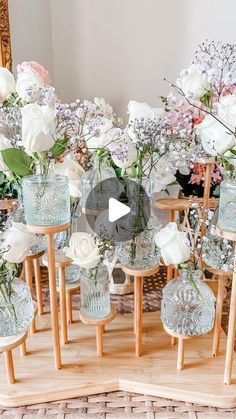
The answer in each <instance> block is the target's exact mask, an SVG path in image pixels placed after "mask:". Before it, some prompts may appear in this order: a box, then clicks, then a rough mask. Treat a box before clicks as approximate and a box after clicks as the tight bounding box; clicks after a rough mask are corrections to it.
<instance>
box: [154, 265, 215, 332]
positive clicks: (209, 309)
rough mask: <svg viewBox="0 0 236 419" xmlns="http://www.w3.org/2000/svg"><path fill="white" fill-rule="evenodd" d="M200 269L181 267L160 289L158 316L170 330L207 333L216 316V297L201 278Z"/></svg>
mask: <svg viewBox="0 0 236 419" xmlns="http://www.w3.org/2000/svg"><path fill="white" fill-rule="evenodd" d="M201 274H202V272H201V271H200V270H197V271H195V272H191V271H190V270H187V269H181V271H180V275H179V277H178V278H176V279H173V280H172V281H170V282H169V283H168V284H167V285H166V286H165V287H164V289H163V299H162V302H161V319H162V322H163V324H164V326H165V327H166V328H167V329H168V330H169V331H171V332H173V333H176V334H180V335H185V336H199V335H204V334H206V333H208V332H210V331H211V330H212V328H213V326H214V319H215V297H214V294H213V292H212V290H211V289H210V288H209V287H208V285H207V284H206V283H205V282H204V281H203V280H202V279H201Z"/></svg>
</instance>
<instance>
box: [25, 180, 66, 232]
mask: <svg viewBox="0 0 236 419" xmlns="http://www.w3.org/2000/svg"><path fill="white" fill-rule="evenodd" d="M22 187H23V202H24V208H25V219H26V223H27V224H31V225H38V226H56V225H61V224H66V223H69V221H70V192H69V183H68V179H67V178H66V177H65V176H59V175H40V174H39V175H33V176H26V177H25V178H23V181H22Z"/></svg>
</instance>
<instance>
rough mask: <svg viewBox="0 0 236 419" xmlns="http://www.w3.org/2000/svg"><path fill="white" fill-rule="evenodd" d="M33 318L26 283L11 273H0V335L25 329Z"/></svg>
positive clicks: (30, 298)
mask: <svg viewBox="0 0 236 419" xmlns="http://www.w3.org/2000/svg"><path fill="white" fill-rule="evenodd" d="M33 318H34V307H33V302H32V297H31V293H30V289H29V287H28V285H27V284H26V283H25V282H24V281H22V280H21V279H17V278H13V277H12V275H11V273H10V272H8V271H4V272H1V273H0V337H4V336H11V335H15V334H17V333H20V332H22V331H24V330H26V329H27V327H28V326H29V324H30V323H31V321H32V320H33Z"/></svg>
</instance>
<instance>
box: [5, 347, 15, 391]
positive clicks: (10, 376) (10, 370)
mask: <svg viewBox="0 0 236 419" xmlns="http://www.w3.org/2000/svg"><path fill="white" fill-rule="evenodd" d="M4 358H5V364H6V371H7V381H8V383H9V384H14V382H15V373H14V365H13V358H12V351H6V352H4Z"/></svg>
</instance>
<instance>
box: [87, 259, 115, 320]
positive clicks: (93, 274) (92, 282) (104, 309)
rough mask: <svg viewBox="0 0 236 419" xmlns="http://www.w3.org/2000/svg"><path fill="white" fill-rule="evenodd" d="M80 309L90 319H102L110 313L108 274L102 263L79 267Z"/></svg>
mask: <svg viewBox="0 0 236 419" xmlns="http://www.w3.org/2000/svg"><path fill="white" fill-rule="evenodd" d="M80 310H81V311H82V313H84V314H85V315H87V316H88V317H91V318H92V319H103V318H105V317H107V316H108V315H109V314H110V312H111V304H110V293H109V274H108V269H107V267H106V266H105V265H104V264H99V265H98V266H97V267H96V268H94V269H81V271H80Z"/></svg>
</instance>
